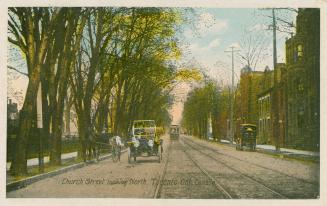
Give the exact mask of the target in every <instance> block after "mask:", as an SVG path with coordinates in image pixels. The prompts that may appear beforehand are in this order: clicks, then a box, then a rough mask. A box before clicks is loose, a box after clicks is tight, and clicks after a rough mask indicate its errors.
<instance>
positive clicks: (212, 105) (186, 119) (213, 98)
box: [182, 82, 218, 137]
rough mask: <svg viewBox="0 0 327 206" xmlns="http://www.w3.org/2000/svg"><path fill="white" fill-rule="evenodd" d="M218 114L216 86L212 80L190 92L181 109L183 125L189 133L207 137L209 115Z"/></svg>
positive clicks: (214, 115)
mask: <svg viewBox="0 0 327 206" xmlns="http://www.w3.org/2000/svg"><path fill="white" fill-rule="evenodd" d="M217 115H218V88H217V86H216V85H215V84H214V83H213V82H209V83H207V84H206V85H205V86H204V87H200V88H196V89H194V90H193V91H191V92H190V94H189V96H188V98H187V100H186V102H185V104H184V110H183V120H182V124H183V127H184V128H186V129H187V130H188V132H189V133H191V134H193V135H196V136H199V137H207V130H208V120H209V117H211V119H212V120H213V119H214V118H215V117H216V116H217Z"/></svg>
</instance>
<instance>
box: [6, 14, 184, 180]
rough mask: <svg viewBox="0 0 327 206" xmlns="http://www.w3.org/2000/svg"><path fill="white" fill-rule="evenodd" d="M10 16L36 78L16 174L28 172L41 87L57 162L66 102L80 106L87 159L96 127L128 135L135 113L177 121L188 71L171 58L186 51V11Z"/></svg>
mask: <svg viewBox="0 0 327 206" xmlns="http://www.w3.org/2000/svg"><path fill="white" fill-rule="evenodd" d="M9 17H10V19H9V21H8V31H9V32H8V33H9V34H8V41H9V42H10V43H11V44H13V45H14V46H17V47H18V48H19V49H20V50H21V52H22V55H23V57H24V58H25V59H26V64H27V75H28V78H29V82H28V87H27V91H26V95H25V99H24V104H23V107H22V109H21V112H20V118H19V129H18V135H17V139H16V140H17V141H16V151H15V157H14V159H13V162H12V166H11V172H12V174H14V175H21V174H26V172H27V165H26V154H27V152H28V151H27V143H28V139H29V134H30V131H31V127H32V121H31V120H32V119H33V116H34V114H35V112H36V99H37V91H38V89H39V87H41V91H42V110H43V117H42V118H43V131H44V134H43V136H44V137H51V139H50V143H51V144H50V146H51V152H50V163H51V164H53V165H60V164H61V138H62V129H63V127H64V124H63V117H64V107H66V108H67V107H68V109H67V111H70V109H73V110H75V111H76V114H77V126H78V133H79V140H80V143H81V156H82V158H83V159H84V160H86V158H87V157H86V151H87V150H90V151H91V146H92V141H93V139H92V138H93V135H92V134H93V132H94V131H96V132H101V131H103V130H104V129H105V128H107V127H110V128H112V130H113V132H114V133H116V134H126V133H127V131H128V127H129V125H130V122H131V121H133V119H143V118H146V119H156V120H157V122H159V123H160V124H165V123H168V122H169V114H168V112H167V109H168V107H169V101H168V100H169V98H168V97H169V91H171V88H172V87H173V83H172V82H174V81H173V80H174V79H175V78H176V77H178V76H180V75H179V74H178V72H177V71H176V68H175V67H174V66H173V64H170V63H169V62H172V61H171V60H174V59H176V58H178V57H179V56H180V50H179V48H178V39H177V38H176V28H177V27H178V25H179V24H180V23H182V21H183V15H182V13H181V12H180V11H177V10H175V9H167V8H138V9H136V8H9ZM17 70H19V68H18V69H17ZM183 75H184V74H183ZM183 75H182V76H183ZM108 124H109V125H108Z"/></svg>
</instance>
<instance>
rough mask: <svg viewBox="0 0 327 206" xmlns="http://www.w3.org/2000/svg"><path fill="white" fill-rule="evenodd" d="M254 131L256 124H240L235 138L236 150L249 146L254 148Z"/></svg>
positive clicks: (252, 149)
mask: <svg viewBox="0 0 327 206" xmlns="http://www.w3.org/2000/svg"><path fill="white" fill-rule="evenodd" d="M256 131H257V126H256V125H254V124H241V125H240V129H239V133H238V137H237V138H236V150H243V149H244V148H249V149H250V150H251V151H254V150H255V148H256V135H257V134H256Z"/></svg>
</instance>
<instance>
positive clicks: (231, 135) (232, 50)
mask: <svg viewBox="0 0 327 206" xmlns="http://www.w3.org/2000/svg"><path fill="white" fill-rule="evenodd" d="M230 48H231V50H227V51H225V52H228V53H232V88H231V95H230V97H231V99H230V114H229V126H230V133H229V135H230V137H229V139H230V140H231V144H233V141H234V52H239V51H240V50H235V46H231V47H230Z"/></svg>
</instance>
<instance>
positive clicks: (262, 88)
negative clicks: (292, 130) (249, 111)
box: [257, 63, 287, 146]
mask: <svg viewBox="0 0 327 206" xmlns="http://www.w3.org/2000/svg"><path fill="white" fill-rule="evenodd" d="M276 69H277V95H278V100H279V103H278V109H279V127H278V130H279V131H278V133H279V134H280V135H279V143H280V144H281V146H284V139H285V111H286V109H287V108H286V105H285V101H286V98H287V97H286V89H285V86H286V66H285V64H283V63H279V64H277V68H276ZM273 89H274V71H272V70H270V69H269V68H268V67H266V69H265V71H264V75H263V77H262V78H261V81H260V83H259V93H258V94H257V98H258V107H259V109H258V113H259V114H258V123H257V124H258V133H257V134H258V136H257V143H258V144H275V141H276V139H274V137H273V130H272V129H273V125H272V124H273V122H272V119H273V110H272V109H273V108H272V102H273V101H272V95H273Z"/></svg>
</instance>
